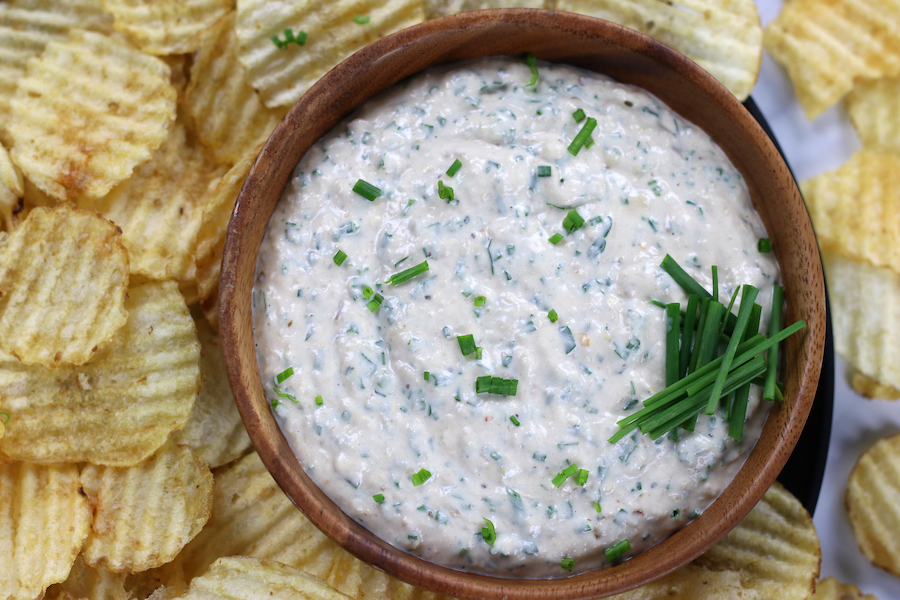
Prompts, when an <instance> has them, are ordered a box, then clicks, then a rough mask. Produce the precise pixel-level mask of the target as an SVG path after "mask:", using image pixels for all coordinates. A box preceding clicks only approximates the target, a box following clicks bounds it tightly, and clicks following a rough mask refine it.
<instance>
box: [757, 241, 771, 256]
mask: <svg viewBox="0 0 900 600" xmlns="http://www.w3.org/2000/svg"><path fill="white" fill-rule="evenodd" d="M756 249H757V250H759V251H760V252H761V253H763V254H765V253H767V252H771V251H772V240H770V239H769V238H759V241H758V242H756Z"/></svg>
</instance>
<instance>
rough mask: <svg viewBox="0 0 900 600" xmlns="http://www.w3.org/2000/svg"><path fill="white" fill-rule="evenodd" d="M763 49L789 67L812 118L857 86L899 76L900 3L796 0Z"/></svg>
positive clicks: (769, 29) (770, 31) (767, 34)
mask: <svg viewBox="0 0 900 600" xmlns="http://www.w3.org/2000/svg"><path fill="white" fill-rule="evenodd" d="M763 45H764V46H765V47H766V49H767V50H768V51H769V52H771V53H772V56H773V57H774V58H775V60H776V61H778V62H779V63H780V64H781V65H783V66H784V67H785V69H787V72H788V75H789V76H790V78H791V81H792V82H793V83H794V90H795V91H796V93H797V100H799V102H800V105H801V106H802V107H803V109H804V110H805V111H806V116H807V117H808V118H810V119H814V118H815V117H817V116H818V115H819V114H820V113H821V112H822V111H823V110H825V109H826V108H828V107H829V106H831V105H832V104H835V103H836V102H837V101H838V100H840V99H841V98H842V97H843V96H844V95H845V94H846V93H847V92H849V91H850V89H851V88H852V87H853V85H854V83H856V82H858V81H861V80H863V79H866V78H869V79H874V78H877V77H884V76H894V75H897V74H900V4H897V3H895V2H884V1H883V0H792V1H791V2H786V3H785V5H784V9H783V10H782V11H781V14H780V15H778V18H777V19H775V20H774V21H772V22H771V23H770V24H769V25H768V27H766V30H765V32H764V33H763Z"/></svg>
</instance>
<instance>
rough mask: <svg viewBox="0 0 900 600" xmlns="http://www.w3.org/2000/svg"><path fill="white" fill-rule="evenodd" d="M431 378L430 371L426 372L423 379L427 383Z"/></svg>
mask: <svg viewBox="0 0 900 600" xmlns="http://www.w3.org/2000/svg"><path fill="white" fill-rule="evenodd" d="M430 377H431V373H429V372H428V371H425V375H424V376H423V378H424V379H425V381H428V379H429V378H430Z"/></svg>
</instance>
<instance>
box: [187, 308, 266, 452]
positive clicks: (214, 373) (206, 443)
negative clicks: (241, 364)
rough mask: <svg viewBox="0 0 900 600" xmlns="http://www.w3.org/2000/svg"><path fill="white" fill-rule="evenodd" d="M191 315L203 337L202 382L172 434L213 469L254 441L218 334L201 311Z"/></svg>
mask: <svg viewBox="0 0 900 600" xmlns="http://www.w3.org/2000/svg"><path fill="white" fill-rule="evenodd" d="M192 315H193V317H194V323H196V325H197V333H198V335H199V337H200V373H201V375H202V381H203V383H202V384H201V385H200V396H199V397H198V398H197V401H196V402H195V403H194V410H193V411H191V418H190V419H189V420H188V422H187V425H185V426H184V429H179V430H178V431H176V432H174V433H173V434H172V441H173V442H175V443H176V444H182V445H185V446H190V447H191V448H193V449H194V453H195V454H196V455H197V458H199V459H200V460H201V461H203V462H205V463H206V464H207V465H209V468H211V469H214V468H216V467H218V466H220V465H224V464H226V463H230V462H231V461H233V460H235V459H237V458H240V457H241V456H243V455H244V454H245V453H246V452H247V451H248V450H249V449H250V448H251V447H252V443H251V442H250V436H248V435H247V430H246V429H245V428H244V423H243V421H241V415H240V413H239V412H238V410H237V406H235V404H234V396H232V395H231V387H230V386H229V385H228V374H227V372H226V370H225V356H224V354H223V353H222V341H221V340H220V339H219V334H218V333H216V332H215V331H213V329H212V327H210V326H209V323H207V322H206V319H205V318H204V317H203V315H201V314H199V312H198V311H193V312H192Z"/></svg>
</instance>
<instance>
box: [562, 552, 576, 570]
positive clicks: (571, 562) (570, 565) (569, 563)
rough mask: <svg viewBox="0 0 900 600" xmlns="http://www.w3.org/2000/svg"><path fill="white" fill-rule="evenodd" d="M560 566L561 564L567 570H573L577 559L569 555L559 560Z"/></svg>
mask: <svg viewBox="0 0 900 600" xmlns="http://www.w3.org/2000/svg"><path fill="white" fill-rule="evenodd" d="M559 566H561V567H562V568H563V569H565V570H566V571H571V570H572V569H574V568H575V559H574V558H571V557H568V556H567V557H565V558H564V559H562V560H561V561H559Z"/></svg>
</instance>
